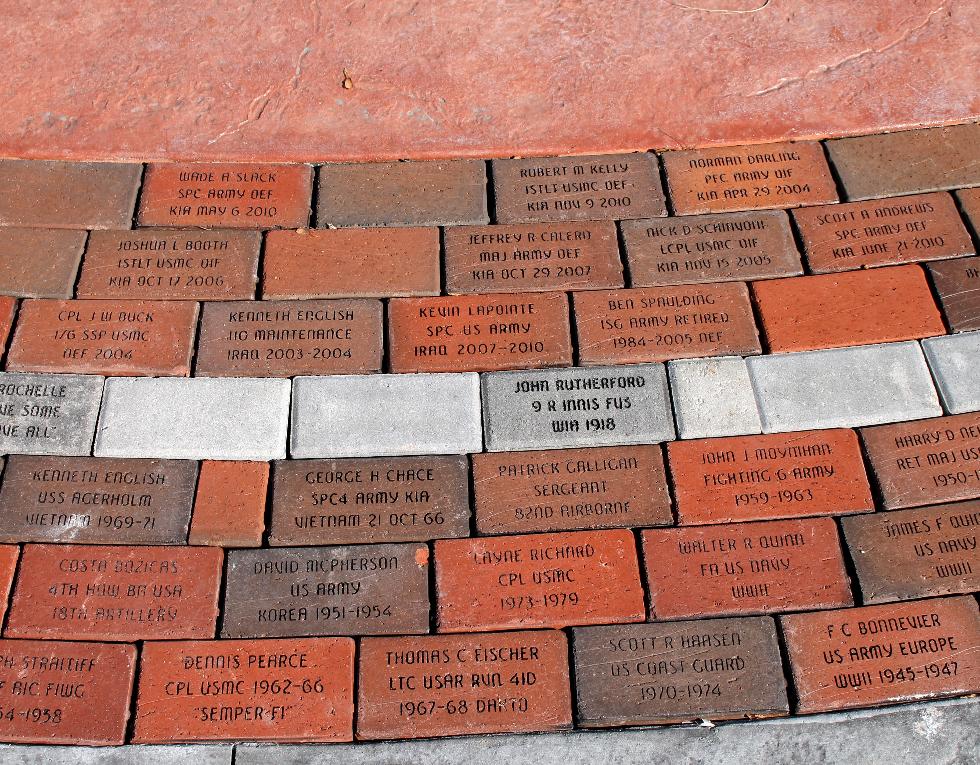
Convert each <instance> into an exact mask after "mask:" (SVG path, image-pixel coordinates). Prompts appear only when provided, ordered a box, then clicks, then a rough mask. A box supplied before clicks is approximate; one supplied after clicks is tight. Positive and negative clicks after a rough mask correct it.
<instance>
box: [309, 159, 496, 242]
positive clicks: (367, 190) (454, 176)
mask: <svg viewBox="0 0 980 765" xmlns="http://www.w3.org/2000/svg"><path fill="white" fill-rule="evenodd" d="M319 173H320V185H319V190H318V196H317V213H316V222H317V226H318V227H320V228H326V227H327V226H435V225H440V224H450V225H452V224H461V223H474V224H479V223H486V222H488V220H489V218H488V216H487V194H486V182H487V181H486V163H485V162H483V160H478V159H460V160H451V161H441V162H365V163H360V164H326V165H321V166H320V170H319Z"/></svg>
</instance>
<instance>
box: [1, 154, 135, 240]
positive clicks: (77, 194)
mask: <svg viewBox="0 0 980 765" xmlns="http://www.w3.org/2000/svg"><path fill="white" fill-rule="evenodd" d="M142 172H143V166H142V165H136V164H128V165H127V164H121V163H119V164H117V163H112V162H39V161H37V160H23V159H4V160H0V226H40V227H44V228H96V229H101V228H129V227H130V224H131V223H132V220H133V205H134V204H135V203H136V192H137V189H139V185H140V174H141V173H142Z"/></svg>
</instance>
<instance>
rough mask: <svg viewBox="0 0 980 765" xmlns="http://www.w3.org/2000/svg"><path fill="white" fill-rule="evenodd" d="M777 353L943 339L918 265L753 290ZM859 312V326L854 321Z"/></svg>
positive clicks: (792, 280) (759, 284) (795, 280)
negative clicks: (921, 339)
mask: <svg viewBox="0 0 980 765" xmlns="http://www.w3.org/2000/svg"><path fill="white" fill-rule="evenodd" d="M752 291H753V293H754V294H755V299H756V304H757V305H758V307H759V315H760V318H761V320H762V327H763V329H764V330H765V333H766V340H768V342H769V348H770V349H771V350H772V352H773V353H780V352H784V351H809V350H817V349H823V348H843V347H846V346H851V345H867V344H870V343H890V342H896V341H899V340H911V339H913V338H919V337H929V336H930V335H942V334H945V332H946V328H945V327H944V326H943V320H942V317H941V316H940V315H939V310H938V309H937V308H936V304H935V301H934V300H933V298H932V292H931V291H930V289H929V284H928V283H927V282H926V278H925V273H924V272H923V270H922V269H921V268H920V267H919V266H914V265H913V266H893V267H891V268H881V269H875V270H872V271H846V272H842V273H839V274H825V275H821V276H798V277H795V278H790V279H775V280H772V281H768V282H757V283H756V284H753V285H752ZM855 312H860V317H861V319H860V321H856V320H855V318H854V317H855Z"/></svg>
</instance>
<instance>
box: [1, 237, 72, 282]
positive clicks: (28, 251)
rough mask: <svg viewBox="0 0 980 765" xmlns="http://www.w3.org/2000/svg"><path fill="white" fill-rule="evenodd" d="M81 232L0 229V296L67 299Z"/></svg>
mask: <svg viewBox="0 0 980 765" xmlns="http://www.w3.org/2000/svg"><path fill="white" fill-rule="evenodd" d="M85 236H86V235H85V232H84V231H68V230H63V231H59V230H56V229H43V228H0V294H3V295H15V296H17V297H44V298H70V297H71V296H72V290H74V288H75V272H76V271H78V264H79V262H80V261H81V258H82V251H83V250H84V249H85Z"/></svg>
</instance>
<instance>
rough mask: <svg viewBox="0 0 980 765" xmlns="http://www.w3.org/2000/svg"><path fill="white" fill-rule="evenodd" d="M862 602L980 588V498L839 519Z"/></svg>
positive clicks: (946, 593) (882, 601)
mask: <svg viewBox="0 0 980 765" xmlns="http://www.w3.org/2000/svg"><path fill="white" fill-rule="evenodd" d="M841 526H842V527H843V530H844V538H845V539H846V540H847V546H848V547H849V548H850V551H851V560H853V561H854V566H855V568H856V569H857V574H858V580H859V581H860V583H861V596H862V598H863V600H864V602H865V603H887V602H889V601H893V600H910V599H912V598H922V597H928V596H930V595H950V594H954V593H969V592H976V591H977V590H980V565H978V563H980V561H978V559H977V537H978V531H980V500H974V501H972V502H957V503H953V504H950V505H931V506H929V507H918V508H913V509H910V510H896V511H894V512H890V513H875V514H873V515H855V516H852V517H850V518H842V519H841Z"/></svg>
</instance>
